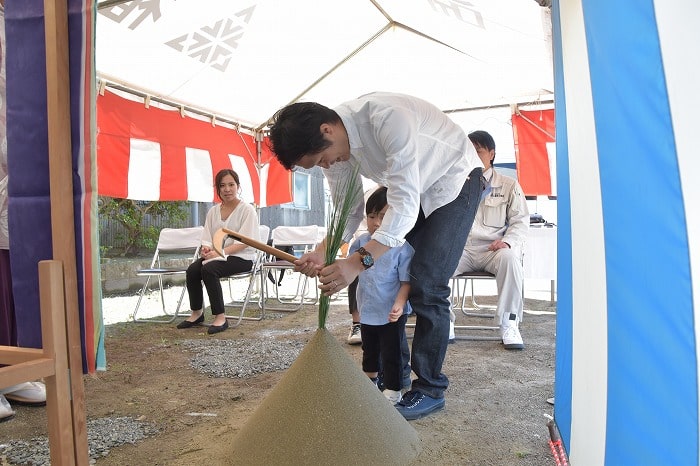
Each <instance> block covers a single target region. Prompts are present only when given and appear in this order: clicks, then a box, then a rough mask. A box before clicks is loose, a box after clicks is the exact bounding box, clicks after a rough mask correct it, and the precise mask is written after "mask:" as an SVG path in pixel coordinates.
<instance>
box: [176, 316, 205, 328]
mask: <svg viewBox="0 0 700 466" xmlns="http://www.w3.org/2000/svg"><path fill="white" fill-rule="evenodd" d="M202 322H204V313H202V315H201V316H199V318H198V319H197V320H195V321H194V322H190V321H189V320H183V321H182V322H180V323H179V324H177V328H179V329H183V328H190V327H194V326H195V325H199V324H201V323H202Z"/></svg>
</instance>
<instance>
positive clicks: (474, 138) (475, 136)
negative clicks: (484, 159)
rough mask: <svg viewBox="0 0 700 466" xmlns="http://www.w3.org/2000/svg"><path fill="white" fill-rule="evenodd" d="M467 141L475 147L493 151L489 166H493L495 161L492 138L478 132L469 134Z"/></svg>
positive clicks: (494, 148) (494, 142)
mask: <svg viewBox="0 0 700 466" xmlns="http://www.w3.org/2000/svg"><path fill="white" fill-rule="evenodd" d="M469 140H470V141H471V142H472V144H474V146H475V147H483V148H484V149H486V150H492V151H493V157H491V165H493V161H494V160H495V159H496V141H494V140H493V137H492V136H491V135H490V134H489V133H487V132H486V131H482V130H478V131H473V132H471V133H469ZM487 168H488V167H487Z"/></svg>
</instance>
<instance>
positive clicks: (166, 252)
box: [132, 226, 204, 323]
mask: <svg viewBox="0 0 700 466" xmlns="http://www.w3.org/2000/svg"><path fill="white" fill-rule="evenodd" d="M202 231H204V227H202V226H198V227H191V228H163V229H162V230H161V231H160V235H159V236H158V244H157V245H156V250H155V252H154V253H153V259H152V260H151V265H150V267H149V268H147V269H139V270H137V271H136V275H137V276H139V277H147V278H146V282H145V283H144V284H143V286H142V287H141V290H140V291H139V299H138V301H137V302H136V308H135V309H134V314H133V316H132V318H133V320H134V322H162V323H168V322H172V321H174V320H175V319H176V318H177V317H178V316H179V315H180V314H179V312H180V306H181V305H182V299H183V297H184V296H185V290H186V286H184V285H183V286H182V292H181V293H180V297H179V299H178V301H177V307H175V312H174V313H173V314H170V313H169V312H168V309H167V307H166V305H165V298H164V296H163V281H164V279H165V278H166V277H168V278H170V279H171V280H170V281H171V282H172V278H173V277H174V276H176V275H184V274H185V272H186V271H187V267H188V266H189V265H190V264H191V263H192V262H194V261H195V260H196V259H197V258H198V257H199V248H200V245H201V241H202ZM152 278H156V279H158V290H159V291H160V302H161V306H162V308H163V315H165V316H168V317H169V318H168V319H166V320H163V319H139V318H137V313H138V311H139V308H140V306H141V301H142V300H143V297H144V296H145V294H146V293H147V292H148V291H149V284H150V283H151V279H152Z"/></svg>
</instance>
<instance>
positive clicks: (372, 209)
mask: <svg viewBox="0 0 700 466" xmlns="http://www.w3.org/2000/svg"><path fill="white" fill-rule="evenodd" d="M386 191H387V189H386V188H385V187H384V186H380V187H378V188H377V189H376V190H375V191H374V192H373V193H372V194H370V195H369V197H368V198H367V204H366V205H365V213H366V214H367V215H369V214H376V213H378V212H380V211H381V210H382V209H383V208H384V206H386Z"/></svg>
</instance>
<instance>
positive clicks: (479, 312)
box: [451, 271, 501, 341]
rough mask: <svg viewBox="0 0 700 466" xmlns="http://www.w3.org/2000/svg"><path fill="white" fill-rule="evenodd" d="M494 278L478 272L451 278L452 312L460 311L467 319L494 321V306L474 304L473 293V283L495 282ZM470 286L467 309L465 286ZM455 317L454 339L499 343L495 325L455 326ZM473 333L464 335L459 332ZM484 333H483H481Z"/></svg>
mask: <svg viewBox="0 0 700 466" xmlns="http://www.w3.org/2000/svg"><path fill="white" fill-rule="evenodd" d="M495 279H496V276H495V275H494V274H492V273H489V272H485V271H479V272H464V273H461V274H459V275H455V276H454V277H452V295H451V301H452V312H455V313H456V312H457V311H461V312H462V314H463V315H465V316H468V317H483V318H488V319H494V318H495V316H496V313H495V311H496V306H484V305H480V304H478V303H477V302H476V295H475V293H474V282H475V281H476V280H495ZM468 284H470V285H471V295H470V301H471V302H470V304H471V307H468V306H467V304H466V300H467V285H468ZM456 321H457V316H456V315H455V326H454V329H455V339H460V340H479V341H499V340H501V333H500V327H499V326H497V325H461V324H457V322H456ZM464 330H467V331H475V332H476V333H470V334H467V335H464V334H462V333H461V331H464ZM482 332H484V333H482Z"/></svg>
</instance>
